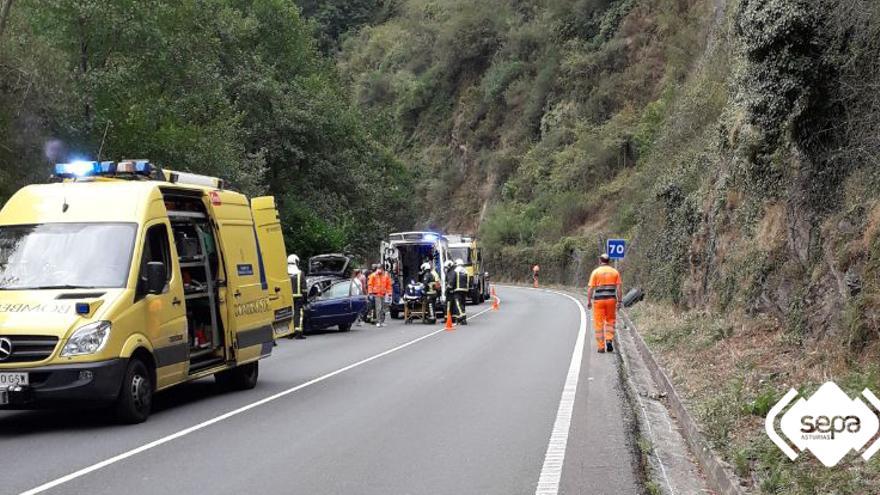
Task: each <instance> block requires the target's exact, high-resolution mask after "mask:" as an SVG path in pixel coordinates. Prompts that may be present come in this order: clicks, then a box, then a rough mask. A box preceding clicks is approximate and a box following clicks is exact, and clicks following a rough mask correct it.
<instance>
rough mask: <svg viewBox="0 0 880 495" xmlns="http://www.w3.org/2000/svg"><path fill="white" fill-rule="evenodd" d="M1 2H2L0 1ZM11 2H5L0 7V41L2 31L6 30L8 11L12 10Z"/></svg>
mask: <svg viewBox="0 0 880 495" xmlns="http://www.w3.org/2000/svg"><path fill="white" fill-rule="evenodd" d="M0 1H3V0H0ZM12 2H13V0H5V1H3V4H2V5H0V39H2V38H3V31H4V30H5V29H6V19H8V18H9V10H10V9H12Z"/></svg>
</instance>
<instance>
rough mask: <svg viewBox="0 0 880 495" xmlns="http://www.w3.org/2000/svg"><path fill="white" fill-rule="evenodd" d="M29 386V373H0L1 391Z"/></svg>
mask: <svg viewBox="0 0 880 495" xmlns="http://www.w3.org/2000/svg"><path fill="white" fill-rule="evenodd" d="M27 384H28V374H27V373H0V390H4V389H9V388H12V387H21V386H24V385H27Z"/></svg>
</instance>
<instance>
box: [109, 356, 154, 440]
mask: <svg viewBox="0 0 880 495" xmlns="http://www.w3.org/2000/svg"><path fill="white" fill-rule="evenodd" d="M152 406H153V383H152V380H151V378H150V372H149V370H148V369H147V366H146V365H145V364H144V363H143V361H141V360H140V359H138V358H131V360H130V361H129V362H128V368H126V370H125V376H124V377H123V379H122V389H121V390H120V391H119V397H118V398H117V399H116V406H115V410H116V418H117V419H118V420H119V422H121V423H125V424H138V423H143V422H144V421H146V420H147V418H148V417H149V416H150V409H151V408H152Z"/></svg>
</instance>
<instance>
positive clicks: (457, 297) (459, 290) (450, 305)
mask: <svg viewBox="0 0 880 495" xmlns="http://www.w3.org/2000/svg"><path fill="white" fill-rule="evenodd" d="M450 263H451V262H447V265H449V264H450ZM452 266H454V268H453V269H452V270H451V271H450V272H447V275H446V304H447V312H448V313H450V314H451V315H452V316H453V319H454V320H455V321H456V322H457V323H459V324H461V325H467V306H466V303H465V301H466V300H467V295H468V293H469V292H470V287H471V281H470V276H469V275H468V273H467V270H466V269H465V267H464V260H462V259H457V260H455V263H454V264H453V265H452Z"/></svg>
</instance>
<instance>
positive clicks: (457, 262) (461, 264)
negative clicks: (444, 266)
mask: <svg viewBox="0 0 880 495" xmlns="http://www.w3.org/2000/svg"><path fill="white" fill-rule="evenodd" d="M455 266H464V260H463V259H461V258H458V259H456V260H455Z"/></svg>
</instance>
